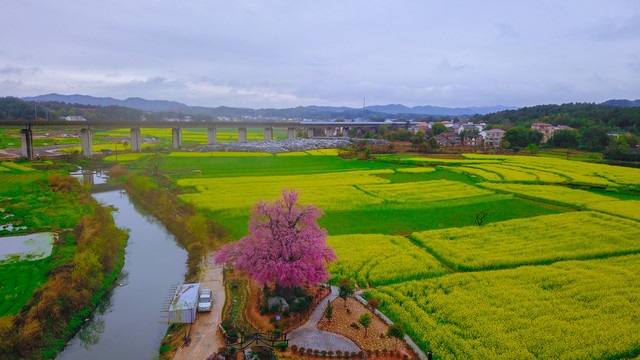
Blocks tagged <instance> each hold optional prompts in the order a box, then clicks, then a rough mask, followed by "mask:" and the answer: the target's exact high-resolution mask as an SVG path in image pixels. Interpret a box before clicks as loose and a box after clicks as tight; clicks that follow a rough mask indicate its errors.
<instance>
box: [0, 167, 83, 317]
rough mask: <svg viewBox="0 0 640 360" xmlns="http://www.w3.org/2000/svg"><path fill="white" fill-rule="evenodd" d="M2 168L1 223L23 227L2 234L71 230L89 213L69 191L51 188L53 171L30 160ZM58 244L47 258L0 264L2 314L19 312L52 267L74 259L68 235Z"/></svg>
mask: <svg viewBox="0 0 640 360" xmlns="http://www.w3.org/2000/svg"><path fill="white" fill-rule="evenodd" d="M36 164H37V163H36ZM2 167H3V168H5V169H8V170H7V171H2V172H0V181H1V182H2V184H3V185H2V186H1V187H0V209H1V210H2V211H1V212H0V215H1V216H0V218H2V220H0V224H12V225H14V226H16V227H20V228H21V230H19V231H9V230H0V236H10V235H22V234H26V233H34V232H42V231H52V232H56V233H61V232H62V231H63V230H64V229H72V228H73V227H74V226H75V225H76V224H77V223H78V221H79V220H80V218H81V217H82V215H83V214H85V213H87V212H90V211H89V210H88V208H87V206H86V205H84V204H82V203H80V202H79V201H78V199H76V198H74V197H73V196H70V195H69V194H68V193H65V192H53V191H50V189H49V185H48V183H47V178H48V176H49V175H50V174H51V173H53V172H52V171H42V170H35V169H34V168H32V167H31V166H30V163H28V162H18V163H14V162H3V163H2ZM22 227H25V228H26V229H22ZM62 236H63V237H64V236H65V235H62ZM1 241H2V238H1V237H0V243H1ZM56 244H57V245H54V247H53V252H52V254H51V256H49V257H47V258H44V259H41V260H34V261H28V260H26V261H25V260H23V261H11V260H7V261H4V262H2V263H1V264H0V317H2V316H5V315H9V314H16V313H17V312H18V310H20V308H21V307H22V306H23V305H24V304H26V302H27V301H28V300H29V299H30V298H31V296H32V295H33V292H34V290H35V289H36V288H38V287H39V286H40V285H42V284H43V283H44V282H45V281H46V280H47V277H48V272H49V271H50V270H51V269H53V268H55V267H57V266H58V265H59V264H61V263H62V262H69V261H70V260H71V259H72V258H73V255H74V252H75V245H74V244H72V243H70V242H68V241H66V237H65V238H63V239H62V240H61V241H58V242H57V243H56Z"/></svg>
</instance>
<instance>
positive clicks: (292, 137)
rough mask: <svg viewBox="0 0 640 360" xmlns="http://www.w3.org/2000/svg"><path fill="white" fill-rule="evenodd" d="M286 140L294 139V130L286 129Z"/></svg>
mask: <svg viewBox="0 0 640 360" xmlns="http://www.w3.org/2000/svg"><path fill="white" fill-rule="evenodd" d="M287 138H289V140H291V139H295V138H296V128H288V129H287Z"/></svg>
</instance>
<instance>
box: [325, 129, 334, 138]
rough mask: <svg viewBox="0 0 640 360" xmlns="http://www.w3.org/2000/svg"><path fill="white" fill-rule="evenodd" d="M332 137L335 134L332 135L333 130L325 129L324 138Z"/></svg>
mask: <svg viewBox="0 0 640 360" xmlns="http://www.w3.org/2000/svg"><path fill="white" fill-rule="evenodd" d="M332 135H333V134H332V131H331V128H325V129H324V136H326V137H331V136H332Z"/></svg>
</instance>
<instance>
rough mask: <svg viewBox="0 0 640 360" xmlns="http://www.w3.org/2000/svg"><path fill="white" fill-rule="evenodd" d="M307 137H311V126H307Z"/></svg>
mask: <svg viewBox="0 0 640 360" xmlns="http://www.w3.org/2000/svg"><path fill="white" fill-rule="evenodd" d="M307 137H308V138H309V139H311V138H312V137H313V128H307Z"/></svg>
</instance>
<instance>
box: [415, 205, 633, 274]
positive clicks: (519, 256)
mask: <svg viewBox="0 0 640 360" xmlns="http://www.w3.org/2000/svg"><path fill="white" fill-rule="evenodd" d="M411 238H412V239H413V240H415V241H416V242H418V243H419V244H422V245H423V246H424V247H425V248H427V249H429V250H430V251H432V252H433V253H434V254H436V256H437V257H439V258H440V259H441V260H442V261H443V262H445V263H446V264H448V265H449V266H451V267H452V268H455V269H458V270H462V271H469V270H490V269H501V268H508V267H514V266H520V265H532V264H545V263H551V262H554V261H560V260H568V259H589V258H597V257H605V256H611V255H621V254H631V253H638V252H640V242H638V240H637V239H638V238H640V227H639V226H638V223H637V222H636V221H633V220H627V219H622V218H619V217H615V216H610V215H606V214H602V213H597V212H592V211H584V212H573V213H565V214H558V215H546V216H539V217H535V218H527V219H516V220H508V221H503V222H499V223H491V224H487V225H484V226H482V227H477V226H476V227H463V228H450V229H443V230H433V231H425V232H419V233H414V234H412V235H411Z"/></svg>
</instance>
